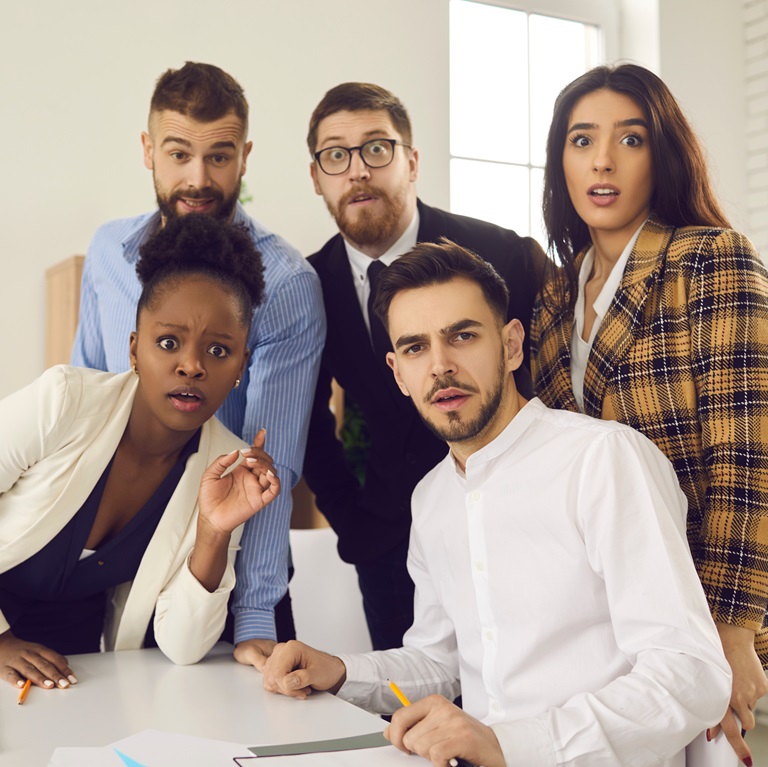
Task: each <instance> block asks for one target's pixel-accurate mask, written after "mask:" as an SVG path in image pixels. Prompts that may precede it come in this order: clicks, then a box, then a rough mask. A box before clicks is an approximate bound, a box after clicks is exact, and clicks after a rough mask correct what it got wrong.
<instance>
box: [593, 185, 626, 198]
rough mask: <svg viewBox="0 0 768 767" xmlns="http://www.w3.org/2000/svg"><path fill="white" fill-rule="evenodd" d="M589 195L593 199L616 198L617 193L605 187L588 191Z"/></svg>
mask: <svg viewBox="0 0 768 767" xmlns="http://www.w3.org/2000/svg"><path fill="white" fill-rule="evenodd" d="M589 194H591V195H592V196H593V197H618V196H619V192H618V190H616V189H608V188H606V187H597V188H596V189H590V190H589Z"/></svg>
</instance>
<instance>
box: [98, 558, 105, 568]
mask: <svg viewBox="0 0 768 767" xmlns="http://www.w3.org/2000/svg"><path fill="white" fill-rule="evenodd" d="M103 564H104V560H103V559H100V560H99V567H101V566H102V565H103Z"/></svg>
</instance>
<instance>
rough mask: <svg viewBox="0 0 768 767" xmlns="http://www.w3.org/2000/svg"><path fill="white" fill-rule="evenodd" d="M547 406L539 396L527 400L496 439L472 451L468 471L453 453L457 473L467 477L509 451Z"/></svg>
mask: <svg viewBox="0 0 768 767" xmlns="http://www.w3.org/2000/svg"><path fill="white" fill-rule="evenodd" d="M546 410H547V406H546V405H545V404H544V403H543V402H542V401H541V400H540V399H539V398H538V397H534V398H533V399H531V400H529V401H528V402H526V404H525V405H523V407H522V408H520V410H518V411H517V413H516V414H515V417H514V418H513V419H512V420H511V421H510V422H509V423H508V424H507V425H506V426H505V427H504V430H503V431H502V432H501V434H499V435H498V436H497V437H496V438H495V439H493V440H491V441H490V442H489V443H488V444H487V445H484V446H483V447H481V448H480V450H478V451H476V452H474V453H472V455H470V456H469V458H467V461H466V472H462V471H461V469H460V467H459V465H458V464H457V463H456V460H455V459H454V458H453V455H451V456H450V457H451V461H452V463H453V467H454V469H455V471H456V473H457V474H458V475H459V476H460V477H462V478H465V477H466V476H467V475H469V474H470V473H471V472H473V471H477V467H478V466H480V465H482V464H484V463H487V462H488V461H492V460H494V459H495V458H498V457H499V456H500V455H502V453H505V452H507V450H509V449H510V448H511V447H512V446H513V445H514V444H515V443H516V442H518V440H520V438H521V437H522V436H523V434H525V432H526V431H527V430H528V428H529V426H530V425H531V424H532V423H534V422H535V421H537V420H538V419H539V418H540V417H541V415H542V413H544V412H546Z"/></svg>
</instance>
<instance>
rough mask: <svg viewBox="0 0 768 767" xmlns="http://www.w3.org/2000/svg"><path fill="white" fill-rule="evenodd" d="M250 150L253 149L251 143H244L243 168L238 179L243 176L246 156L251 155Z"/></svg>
mask: <svg viewBox="0 0 768 767" xmlns="http://www.w3.org/2000/svg"><path fill="white" fill-rule="evenodd" d="M251 149H253V141H246V142H245V145H244V146H243V167H242V168H240V178H242V177H243V176H244V175H245V168H246V165H247V161H248V155H249V154H250V153H251Z"/></svg>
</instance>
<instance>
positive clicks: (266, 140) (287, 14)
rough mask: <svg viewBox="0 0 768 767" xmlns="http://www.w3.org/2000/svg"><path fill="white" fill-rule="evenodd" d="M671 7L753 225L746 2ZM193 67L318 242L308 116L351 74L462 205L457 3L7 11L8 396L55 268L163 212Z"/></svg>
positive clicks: (263, 191) (138, 2) (682, 57)
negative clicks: (455, 154)
mask: <svg viewBox="0 0 768 767" xmlns="http://www.w3.org/2000/svg"><path fill="white" fill-rule="evenodd" d="M638 2H639V0H624V3H625V4H628V6H629V7H630V8H631V7H632V6H635V8H637V7H640V6H639V5H638ZM658 4H659V6H660V12H659V18H660V20H661V37H660V56H659V59H660V69H661V72H660V73H661V74H662V76H663V77H665V78H666V79H668V80H669V82H670V85H671V86H672V89H673V91H674V92H675V93H676V95H678V96H679V97H680V99H681V101H682V102H683V103H684V105H685V107H686V109H687V110H688V112H689V114H690V115H691V117H692V119H693V121H694V123H695V124H696V126H697V128H698V130H699V132H700V134H701V136H702V138H703V139H704V141H705V142H706V143H707V145H708V146H709V149H710V155H711V157H712V159H713V164H714V165H715V166H716V172H717V178H718V184H719V188H720V190H721V192H722V193H723V194H724V196H725V198H726V202H727V204H728V210H729V212H730V213H731V215H732V216H733V218H734V221H735V223H738V224H739V225H741V222H742V217H741V216H740V215H739V210H742V209H743V208H744V196H745V192H744V190H743V187H744V183H743V180H742V179H743V175H744V156H743V149H742V148H740V144H743V141H741V140H740V138H739V137H740V136H741V135H742V133H743V131H742V128H741V126H740V120H741V119H742V117H743V112H744V107H743V98H742V95H743V94H742V93H741V91H740V88H742V87H743V76H742V75H743V52H742V50H741V48H740V43H739V39H738V35H737V34H736V25H737V24H738V23H739V22H738V18H739V17H740V12H741V2H740V0H658ZM646 23H647V22H646ZM634 30H637V34H636V33H635V31H634ZM623 38H625V42H626V40H630V41H634V42H632V43H631V45H630V44H629V43H627V45H628V46H629V49H631V50H632V51H635V52H637V51H639V52H640V53H641V54H642V55H648V56H650V57H651V58H653V57H654V56H656V55H657V51H656V49H655V48H652V46H654V45H657V43H655V42H654V40H653V35H652V34H648V32H647V29H644V28H643V25H641V24H637V23H635V24H630V25H628V27H626V28H625V30H624V34H623ZM649 46H651V47H649ZM187 59H192V60H197V61H207V62H211V63H215V64H218V65H219V66H221V67H222V68H224V69H225V70H227V71H228V72H230V73H231V74H232V75H234V76H235V77H236V78H237V79H238V80H239V81H240V83H241V84H242V85H243V87H244V88H245V91H246V95H247V97H248V99H249V102H250V104H251V110H252V112H251V113H252V117H251V138H252V139H253V140H254V143H256V144H257V149H256V150H255V151H254V152H253V154H252V155H251V160H250V161H249V169H248V173H247V175H246V182H247V184H248V187H249V190H250V192H251V193H252V194H253V195H254V198H255V200H254V202H253V203H251V204H250V206H249V210H250V212H251V213H253V214H254V215H255V216H256V217H257V218H259V219H260V220H262V221H263V222H264V223H265V224H266V225H267V226H269V227H271V228H272V229H274V230H275V231H278V232H280V233H281V234H283V235H284V236H286V237H287V238H288V239H289V240H291V241H292V242H293V243H294V244H295V245H297V246H298V247H299V248H300V249H301V250H302V251H303V252H305V253H310V252H312V251H313V250H315V249H316V248H317V247H319V245H320V244H322V242H324V240H325V239H326V238H327V237H328V236H329V235H330V234H331V233H332V232H333V231H334V229H333V225H332V221H331V220H330V218H329V216H328V214H327V213H326V211H325V207H324V205H323V203H322V201H321V200H320V198H317V197H315V195H314V192H313V191H312V187H311V185H310V182H309V176H308V171H307V165H308V153H307V150H306V147H305V145H304V136H305V134H306V126H307V121H308V119H309V115H310V113H311V111H312V109H313V107H314V106H315V104H316V103H317V101H318V100H319V99H320V98H321V97H322V95H323V93H324V92H325V91H326V90H327V89H328V88H329V87H331V86H333V85H335V84H337V83H339V82H342V81H344V80H370V81H373V82H378V83H380V84H382V85H384V86H385V87H388V88H390V89H391V90H393V91H394V92H395V93H397V94H398V95H399V96H400V98H401V99H402V100H403V102H404V103H405V104H406V106H407V107H408V108H409V110H410V112H411V117H412V118H413V121H414V126H415V143H416V144H417V146H418V147H419V148H420V151H421V160H422V166H421V180H420V183H419V189H420V193H421V195H422V196H423V197H424V198H425V199H426V200H428V201H429V202H431V203H433V204H436V205H440V206H447V205H448V0H388V2H387V3H385V4H384V5H381V4H374V3H371V2H365V3H362V2H355V1H354V0H222V1H221V2H220V3H217V4H212V3H210V2H205V3H204V2H201V0H185V1H184V2H181V1H180V0H166V1H165V2H157V1H156V0H134V2H131V3H119V2H117V0H71V2H69V3H63V2H59V0H38V1H37V2H35V1H34V0H30V2H27V3H18V2H17V3H11V2H10V0H8V1H7V2H4V3H3V4H2V6H0V72H2V76H1V78H2V79H0V104H2V115H3V116H2V120H0V146H2V148H3V162H2V169H3V171H4V172H3V176H2V182H1V183H0V210H2V211H3V215H2V226H1V227H0V254H1V255H0V257H1V258H2V259H3V262H2V263H3V266H4V270H3V275H4V279H3V280H0V326H2V327H3V328H5V332H4V334H3V336H4V338H3V343H2V351H0V354H2V360H3V361H2V376H0V396H3V395H5V394H8V393H9V392H11V391H13V390H15V389H17V388H19V387H20V386H21V385H23V384H24V383H26V382H28V381H30V380H31V379H32V378H34V377H35V376H36V375H38V374H39V373H40V371H41V370H42V367H43V343H44V287H45V284H44V273H45V270H46V269H47V268H48V267H49V266H51V265H52V264H54V263H56V262H58V261H60V260H61V259H63V258H65V257H67V256H69V255H72V254H74V253H84V252H85V249H86V247H87V245H88V242H89V240H90V237H91V234H92V232H93V230H94V229H95V228H96V227H97V226H98V225H99V224H100V223H101V222H103V221H106V220H108V219H110V218H116V217H120V216H128V215H133V214H136V213H139V212H142V211H144V210H147V209H149V208H150V207H151V206H152V205H153V202H154V193H153V190H152V182H151V177H150V174H149V172H148V171H146V170H145V169H144V167H143V165H142V162H141V154H140V144H139V134H140V132H141V130H142V129H143V128H144V127H145V121H146V112H147V107H148V104H149V98H150V95H151V92H152V89H153V86H154V82H155V79H156V78H157V76H158V75H159V74H160V73H161V72H162V71H164V70H165V69H167V68H168V67H178V66H180V65H181V64H183V62H184V61H185V60H187ZM715 93H716V94H717V100H716V99H715V98H713V94H715ZM740 131H741V133H740ZM126 343H127V341H126Z"/></svg>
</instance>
